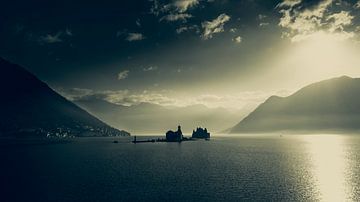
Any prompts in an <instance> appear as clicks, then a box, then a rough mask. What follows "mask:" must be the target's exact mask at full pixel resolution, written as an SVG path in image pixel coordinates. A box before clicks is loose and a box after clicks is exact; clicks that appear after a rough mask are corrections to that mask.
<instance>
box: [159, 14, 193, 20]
mask: <svg viewBox="0 0 360 202" xmlns="http://www.w3.org/2000/svg"><path fill="white" fill-rule="evenodd" d="M192 17H193V16H192V15H190V14H187V13H176V14H169V15H165V16H163V17H162V18H160V21H163V20H165V21H168V22H173V21H179V20H181V21H183V22H186V20H187V19H188V18H192Z"/></svg>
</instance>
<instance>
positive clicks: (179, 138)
mask: <svg viewBox="0 0 360 202" xmlns="http://www.w3.org/2000/svg"><path fill="white" fill-rule="evenodd" d="M197 139H205V140H210V133H209V132H208V131H207V129H206V128H205V129H203V128H201V127H198V128H196V131H195V130H193V133H192V137H184V135H183V133H182V131H181V126H180V125H179V126H178V129H177V131H172V130H169V131H167V132H166V134H165V138H157V139H148V140H137V138H136V136H134V140H133V141H132V143H134V144H136V143H149V142H152V143H155V142H179V143H180V142H183V141H194V140H197Z"/></svg>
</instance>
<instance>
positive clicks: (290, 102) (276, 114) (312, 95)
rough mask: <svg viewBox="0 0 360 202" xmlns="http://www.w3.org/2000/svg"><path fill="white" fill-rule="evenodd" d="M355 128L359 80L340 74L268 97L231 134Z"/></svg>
mask: <svg viewBox="0 0 360 202" xmlns="http://www.w3.org/2000/svg"><path fill="white" fill-rule="evenodd" d="M358 130H360V79H359V78H350V77H347V76H343V77H339V78H334V79H329V80H325V81H321V82H318V83H314V84H311V85H308V86H306V87H304V88H302V89H300V90H299V91H297V92H296V93H294V94H293V95H290V96H288V97H277V96H272V97H270V98H269V99H267V100H266V101H265V102H264V103H263V104H261V105H260V106H259V107H257V108H256V109H255V110H254V111H253V112H252V113H250V114H249V115H248V116H247V117H245V118H244V119H243V120H242V121H241V122H240V123H238V124H237V125H236V126H235V127H233V128H232V129H231V131H230V133H255V132H275V131H302V132H314V131H315V132H316V131H318V132H332V131H334V132H341V131H358Z"/></svg>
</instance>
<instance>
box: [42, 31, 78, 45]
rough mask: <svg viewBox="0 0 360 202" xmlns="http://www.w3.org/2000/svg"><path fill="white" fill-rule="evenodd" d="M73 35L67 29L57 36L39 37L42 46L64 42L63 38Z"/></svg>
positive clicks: (59, 32)
mask: <svg viewBox="0 0 360 202" xmlns="http://www.w3.org/2000/svg"><path fill="white" fill-rule="evenodd" d="M71 36H73V33H72V31H71V30H70V29H65V30H64V31H58V32H57V33H56V34H46V35H44V36H40V37H39V40H38V41H39V43H40V44H44V43H46V44H53V43H60V42H63V40H64V39H63V38H65V37H71Z"/></svg>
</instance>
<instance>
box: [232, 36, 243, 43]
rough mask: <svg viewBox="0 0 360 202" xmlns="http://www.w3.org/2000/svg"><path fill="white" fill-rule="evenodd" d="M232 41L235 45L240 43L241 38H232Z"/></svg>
mask: <svg viewBox="0 0 360 202" xmlns="http://www.w3.org/2000/svg"><path fill="white" fill-rule="evenodd" d="M233 41H234V42H235V43H241V41H242V38H241V36H237V37H235V38H233Z"/></svg>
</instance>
